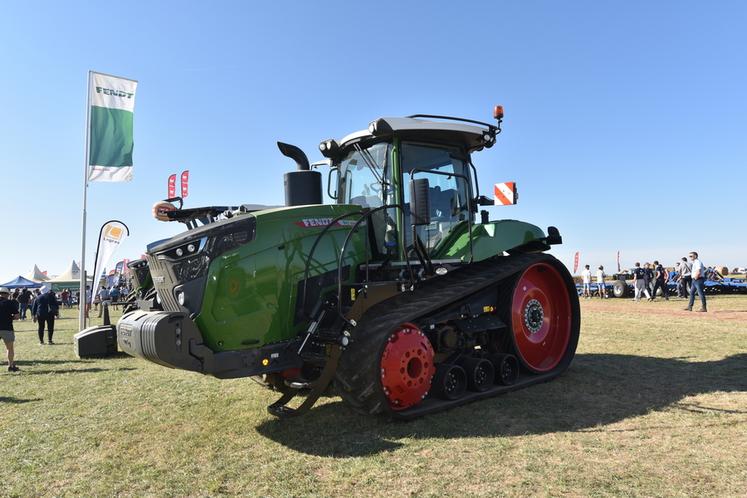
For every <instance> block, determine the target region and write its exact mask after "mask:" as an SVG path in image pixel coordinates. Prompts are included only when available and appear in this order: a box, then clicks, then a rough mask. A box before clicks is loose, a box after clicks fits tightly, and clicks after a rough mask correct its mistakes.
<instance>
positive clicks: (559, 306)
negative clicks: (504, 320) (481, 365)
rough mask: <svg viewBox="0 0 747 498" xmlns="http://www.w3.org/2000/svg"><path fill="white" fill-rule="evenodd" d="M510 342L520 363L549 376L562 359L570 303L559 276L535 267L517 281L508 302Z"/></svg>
mask: <svg viewBox="0 0 747 498" xmlns="http://www.w3.org/2000/svg"><path fill="white" fill-rule="evenodd" d="M511 323H512V327H513V339H514V345H515V346H516V350H517V353H518V355H519V357H520V358H521V360H522V363H524V365H525V366H526V367H527V368H529V369H530V370H532V371H534V372H548V371H550V370H552V369H553V368H555V367H556V366H557V365H558V363H560V360H561V359H562V358H563V355H564V354H565V352H566V350H567V349H568V343H569V341H570V337H571V301H570V296H569V295H568V289H567V287H566V284H565V281H564V280H563V277H562V276H561V274H560V272H559V271H558V270H557V269H556V268H555V267H554V266H552V265H550V264H548V263H536V264H534V265H532V266H530V267H528V268H527V269H526V270H524V273H523V274H522V275H521V277H519V280H518V281H517V282H516V287H515V288H514V294H513V299H512V301H511Z"/></svg>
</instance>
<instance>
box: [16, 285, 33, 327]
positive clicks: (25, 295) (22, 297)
mask: <svg viewBox="0 0 747 498" xmlns="http://www.w3.org/2000/svg"><path fill="white" fill-rule="evenodd" d="M30 301H31V292H30V291H29V290H28V289H27V288H26V287H24V288H23V290H22V291H21V293H20V294H19V295H18V305H19V306H20V307H21V320H25V319H26V311H27V310H28V309H29V302H30Z"/></svg>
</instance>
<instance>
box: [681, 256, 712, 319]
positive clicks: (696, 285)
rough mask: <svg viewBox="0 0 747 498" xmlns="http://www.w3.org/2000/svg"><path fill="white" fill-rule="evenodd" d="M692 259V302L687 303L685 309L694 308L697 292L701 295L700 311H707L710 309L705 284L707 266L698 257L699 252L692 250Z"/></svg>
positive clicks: (690, 309)
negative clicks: (707, 303) (707, 305)
mask: <svg viewBox="0 0 747 498" xmlns="http://www.w3.org/2000/svg"><path fill="white" fill-rule="evenodd" d="M690 261H692V269H691V271H692V275H691V276H692V287H691V288H690V303H689V304H688V305H687V308H685V311H692V310H693V304H695V293H696V292H697V293H698V295H699V296H700V309H699V310H698V311H701V312H703V313H705V312H706V311H708V309H707V307H706V297H705V286H704V284H705V266H704V265H703V263H701V261H700V260H699V259H698V253H697V252H695V251H692V252H691V253H690Z"/></svg>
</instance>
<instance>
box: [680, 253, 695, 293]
mask: <svg viewBox="0 0 747 498" xmlns="http://www.w3.org/2000/svg"><path fill="white" fill-rule="evenodd" d="M692 267H693V265H692V263H690V262H689V261H688V260H687V258H682V263H681V264H680V270H681V271H680V286H681V287H682V297H688V295H689V294H690V287H692V285H693V279H692Z"/></svg>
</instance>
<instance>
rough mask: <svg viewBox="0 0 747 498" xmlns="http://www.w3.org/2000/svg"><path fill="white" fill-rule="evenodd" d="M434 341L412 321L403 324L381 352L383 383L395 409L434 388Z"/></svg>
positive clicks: (412, 403)
mask: <svg viewBox="0 0 747 498" xmlns="http://www.w3.org/2000/svg"><path fill="white" fill-rule="evenodd" d="M433 354H434V353H433V346H431V341H429V340H428V338H427V337H426V336H425V334H423V332H421V331H420V329H419V328H418V327H417V326H415V325H413V324H412V323H405V324H402V325H401V326H400V327H399V328H398V329H397V330H396V331H395V332H394V333H393V334H392V335H390V336H389V339H388V340H387V343H386V345H385V346H384V352H383V353H382V355H381V385H382V387H383V388H384V395H385V396H386V398H387V401H388V402H389V406H390V407H391V409H392V410H404V409H405V408H409V407H411V406H414V405H416V404H418V403H420V402H421V401H422V400H423V398H425V395H426V394H428V391H429V390H430V388H431V381H432V380H433V374H434V373H435V372H436V368H435V367H434V366H433Z"/></svg>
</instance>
